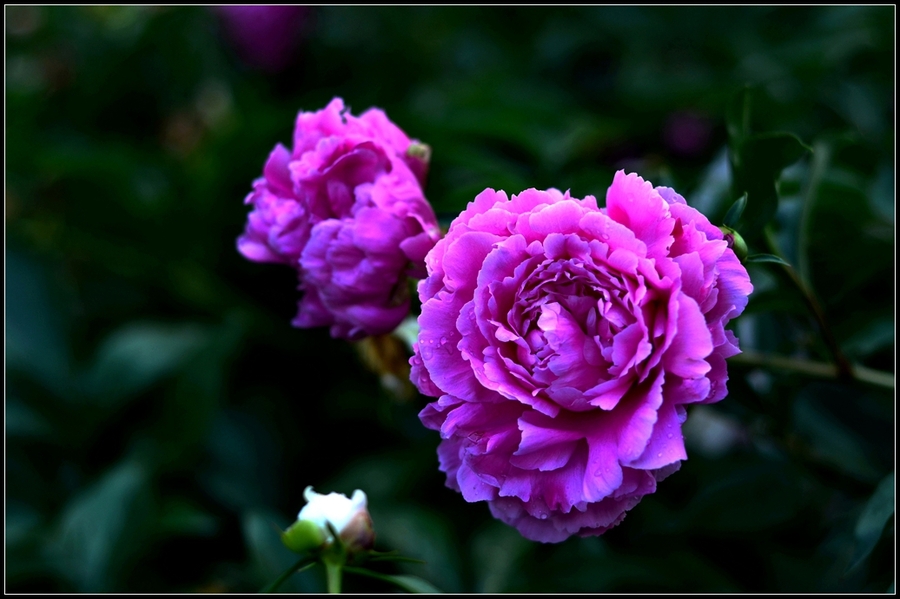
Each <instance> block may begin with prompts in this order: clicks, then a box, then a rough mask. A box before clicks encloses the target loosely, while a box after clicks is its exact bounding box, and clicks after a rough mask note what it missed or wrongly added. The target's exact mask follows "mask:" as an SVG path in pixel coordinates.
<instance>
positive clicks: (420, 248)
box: [238, 98, 440, 340]
mask: <svg viewBox="0 0 900 599" xmlns="http://www.w3.org/2000/svg"><path fill="white" fill-rule="evenodd" d="M427 170H428V147H427V146H425V145H424V144H420V143H418V142H416V141H413V140H411V139H410V138H409V137H407V135H406V134H405V133H404V132H403V131H402V130H401V129H400V128H399V127H397V126H396V125H395V124H394V123H392V122H391V121H390V120H388V118H387V116H386V115H385V113H384V112H383V111H381V110H379V109H377V108H371V109H369V110H368V111H366V112H365V113H363V114H362V115H361V116H359V117H355V116H353V115H352V114H350V113H349V112H348V111H347V110H346V109H345V107H344V102H343V100H341V99H340V98H335V99H333V100H332V101H331V102H330V103H329V104H328V106H326V107H325V108H324V109H322V110H320V111H318V112H301V113H300V114H299V115H298V116H297V122H296V126H295V128H294V141H293V148H292V149H291V150H288V149H287V148H286V147H284V146H283V145H281V144H278V145H277V146H275V149H274V150H273V151H272V153H271V154H270V155H269V159H268V161H267V162H266V164H265V167H264V168H263V176H262V177H260V178H259V179H257V180H256V181H255V182H254V183H253V191H252V192H251V193H250V194H249V195H248V196H247V198H246V200H245V203H246V204H250V205H251V206H253V211H252V212H251V213H250V214H249V216H248V218H247V226H246V229H245V231H244V234H243V235H242V236H241V237H240V238H239V239H238V250H239V251H240V252H241V253H242V254H243V255H244V256H245V257H246V258H249V259H250V260H255V261H257V262H278V263H283V264H287V265H290V266H292V267H294V268H296V269H297V272H298V274H299V278H300V290H301V291H302V292H303V296H302V298H301V300H300V302H299V310H298V312H297V317H296V318H295V319H294V325H295V326H298V327H304V328H305V327H317V326H329V327H331V335H332V337H336V338H344V339H349V340H357V339H361V338H363V337H366V336H368V335H379V334H383V333H389V332H391V331H392V330H394V328H396V327H397V325H399V324H400V322H401V321H402V320H403V318H404V317H405V316H406V315H407V314H409V292H408V287H407V278H408V277H410V276H412V277H415V278H421V276H423V275H424V262H423V260H424V257H425V254H426V253H427V252H428V251H429V250H430V249H431V248H432V246H434V244H435V242H436V241H437V240H438V239H439V238H440V228H439V227H438V224H437V218H436V217H435V215H434V211H433V210H432V208H431V205H430V204H429V203H428V200H426V199H425V195H424V193H423V191H422V186H423V185H424V181H425V175H426V173H427Z"/></svg>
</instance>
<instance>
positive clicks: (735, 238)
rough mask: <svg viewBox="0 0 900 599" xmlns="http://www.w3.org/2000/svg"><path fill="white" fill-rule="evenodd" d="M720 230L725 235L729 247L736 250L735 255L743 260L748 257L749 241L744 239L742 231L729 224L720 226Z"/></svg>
mask: <svg viewBox="0 0 900 599" xmlns="http://www.w3.org/2000/svg"><path fill="white" fill-rule="evenodd" d="M719 230H720V231H722V234H723V235H724V236H725V237H724V239H725V242H726V243H727V244H728V247H730V248H731V249H732V250H733V251H734V255H735V256H737V257H738V260H740V261H741V262H743V261H744V259H745V258H746V257H747V242H746V241H744V238H743V237H741V234H740V233H738V232H737V231H735V230H734V229H732V228H731V227H729V226H727V225H722V226H721V227H719Z"/></svg>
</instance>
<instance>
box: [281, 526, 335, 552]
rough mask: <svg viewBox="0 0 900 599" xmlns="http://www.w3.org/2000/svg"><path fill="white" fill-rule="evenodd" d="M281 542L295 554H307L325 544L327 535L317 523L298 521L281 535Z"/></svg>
mask: <svg viewBox="0 0 900 599" xmlns="http://www.w3.org/2000/svg"><path fill="white" fill-rule="evenodd" d="M281 542H282V543H284V546H285V547H287V548H288V549H290V550H291V551H293V552H295V553H306V552H307V551H312V550H313V549H318V548H319V547H321V546H322V545H324V544H325V535H324V534H323V533H322V529H321V528H319V526H318V525H317V524H316V523H315V522H310V521H309V520H297V521H296V522H294V523H293V524H291V525H290V526H289V527H288V529H287V530H286V531H284V532H283V533H281Z"/></svg>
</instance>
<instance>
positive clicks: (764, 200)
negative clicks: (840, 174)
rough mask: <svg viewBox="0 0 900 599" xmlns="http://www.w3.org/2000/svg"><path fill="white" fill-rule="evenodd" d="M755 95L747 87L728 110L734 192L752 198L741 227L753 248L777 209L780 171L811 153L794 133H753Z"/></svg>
mask: <svg viewBox="0 0 900 599" xmlns="http://www.w3.org/2000/svg"><path fill="white" fill-rule="evenodd" d="M752 96H753V91H752V89H751V88H750V87H744V88H743V89H742V90H741V91H739V92H738V93H737V94H735V96H734V97H733V99H732V101H731V102H730V103H729V105H728V109H727V110H726V123H727V128H728V148H729V158H730V161H731V170H732V191H733V193H734V195H736V196H738V195H743V194H747V195H748V196H749V197H750V198H752V199H753V201H752V202H750V203H749V205H747V206H746V210H745V212H744V217H743V219H744V226H743V228H742V230H743V231H746V235H745V237H747V238H748V239H747V241H748V242H749V243H751V245H752V244H753V242H754V241H755V240H757V239H758V238H759V237H760V236H761V235H762V230H763V227H764V226H765V225H766V224H767V223H768V222H769V221H770V220H772V218H773V217H774V216H775V213H776V212H777V210H778V192H777V190H776V187H775V183H776V181H777V180H778V177H779V176H780V175H781V171H782V170H783V169H784V168H785V167H786V166H789V165H791V164H793V163H795V162H796V161H797V160H799V159H800V157H801V156H803V155H804V154H805V153H806V152H811V151H812V149H811V148H810V147H809V146H807V145H806V144H804V143H803V142H802V141H800V138H798V137H797V136H796V135H794V134H792V133H786V132H767V133H756V134H751V132H750V129H751V103H752ZM726 224H727V223H726Z"/></svg>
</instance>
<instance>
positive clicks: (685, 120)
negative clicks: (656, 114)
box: [663, 112, 713, 156]
mask: <svg viewBox="0 0 900 599" xmlns="http://www.w3.org/2000/svg"><path fill="white" fill-rule="evenodd" d="M712 128H713V127H712V123H711V122H710V120H709V119H708V118H707V117H705V116H703V115H701V114H697V113H694V112H676V113H674V114H672V115H671V116H669V118H668V119H667V120H666V124H665V126H664V128H663V138H664V140H665V143H666V146H668V147H669V149H670V150H672V151H674V152H675V153H676V154H681V155H684V156H696V155H697V154H700V153H702V152H703V151H704V150H705V149H706V148H707V147H708V146H709V142H710V139H712Z"/></svg>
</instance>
